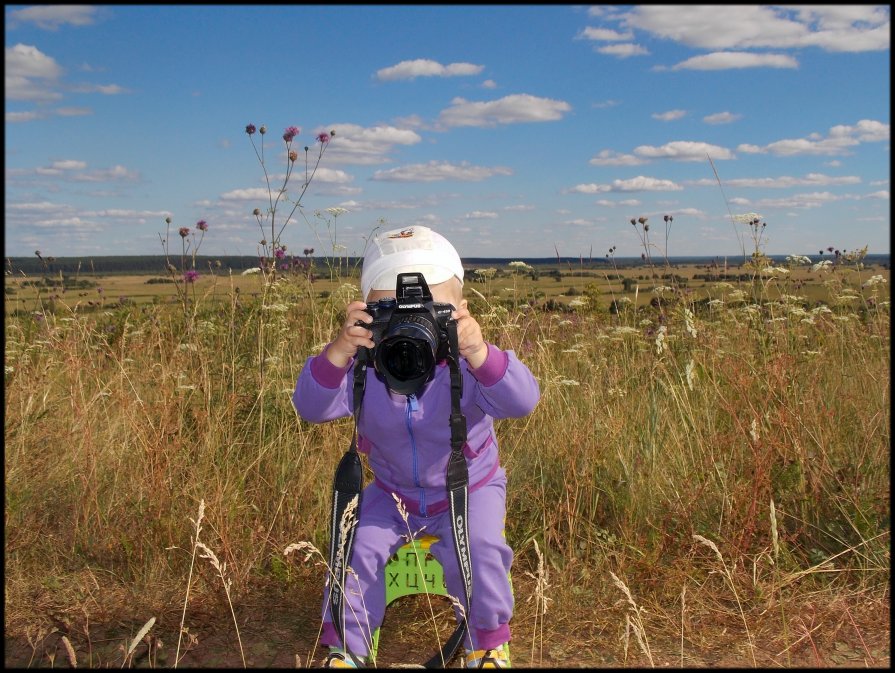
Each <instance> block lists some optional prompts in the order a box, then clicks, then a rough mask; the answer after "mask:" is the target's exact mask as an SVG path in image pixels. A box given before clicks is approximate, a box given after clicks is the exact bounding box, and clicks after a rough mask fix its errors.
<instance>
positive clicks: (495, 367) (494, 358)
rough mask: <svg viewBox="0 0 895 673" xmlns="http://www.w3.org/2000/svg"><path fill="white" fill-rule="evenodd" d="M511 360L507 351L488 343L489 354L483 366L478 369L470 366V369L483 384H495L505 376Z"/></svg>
mask: <svg viewBox="0 0 895 673" xmlns="http://www.w3.org/2000/svg"><path fill="white" fill-rule="evenodd" d="M509 362H510V357H509V356H508V355H507V354H506V353H504V352H503V351H502V350H500V349H499V348H498V347H497V346H495V345H494V344H488V355H487V356H486V357H485V361H484V362H483V363H482V366H481V367H479V368H478V369H472V368H471V367H470V369H469V371H470V372H472V375H473V376H475V378H476V381H478V382H479V383H481V384H482V385H483V386H493V385H494V384H495V383H497V382H498V381H500V379H502V378H503V375H504V374H505V373H506V371H507V366H508V365H509Z"/></svg>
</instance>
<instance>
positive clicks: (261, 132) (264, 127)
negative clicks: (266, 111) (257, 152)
mask: <svg viewBox="0 0 895 673" xmlns="http://www.w3.org/2000/svg"><path fill="white" fill-rule="evenodd" d="M258 133H260V134H261V135H264V134H265V133H267V127H266V126H264V124H262V125H261V128H260V129H258Z"/></svg>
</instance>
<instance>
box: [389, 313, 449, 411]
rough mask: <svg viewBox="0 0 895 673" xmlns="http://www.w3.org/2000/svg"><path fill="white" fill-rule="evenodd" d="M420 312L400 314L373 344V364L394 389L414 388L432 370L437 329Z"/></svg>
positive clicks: (409, 391) (411, 391)
mask: <svg viewBox="0 0 895 673" xmlns="http://www.w3.org/2000/svg"><path fill="white" fill-rule="evenodd" d="M434 327H435V326H434V324H433V323H432V321H431V320H430V319H429V318H428V317H426V316H423V315H420V314H411V315H402V316H400V317H399V318H398V319H397V320H396V321H395V323H394V324H392V325H390V326H389V329H388V332H387V334H386V335H385V337H384V338H383V339H382V342H381V343H380V344H379V345H378V346H377V348H376V356H375V366H376V370H377V371H379V372H380V373H381V374H382V375H383V376H384V377H385V379H386V383H387V384H388V387H389V388H390V389H391V390H393V391H394V392H396V393H399V394H403V395H411V394H414V393H416V392H417V390H419V389H420V387H422V385H423V384H425V383H426V382H427V381H429V380H430V379H431V378H432V376H433V374H434V373H435V353H436V352H437V350H438V333H437V332H436V331H435V330H434Z"/></svg>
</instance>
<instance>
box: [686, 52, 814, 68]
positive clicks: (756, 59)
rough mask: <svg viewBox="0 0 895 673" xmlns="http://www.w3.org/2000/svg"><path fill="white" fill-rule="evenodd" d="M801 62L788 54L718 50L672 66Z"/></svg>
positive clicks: (794, 65)
mask: <svg viewBox="0 0 895 673" xmlns="http://www.w3.org/2000/svg"><path fill="white" fill-rule="evenodd" d="M798 67H799V62H798V61H797V60H796V59H794V58H793V57H792V56H787V55H786V54H753V53H751V52H746V51H716V52H714V53H711V54H705V55H703V56H694V57H693V58H688V59H687V60H686V61H681V62H680V63H678V64H677V65H674V66H672V67H671V69H672V70H733V69H738V68H798Z"/></svg>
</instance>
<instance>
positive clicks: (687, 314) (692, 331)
mask: <svg viewBox="0 0 895 673" xmlns="http://www.w3.org/2000/svg"><path fill="white" fill-rule="evenodd" d="M684 325H685V327H686V329H687V334H689V335H690V336H691V337H693V338H694V339H695V338H696V326H695V324H694V321H693V312H692V311H691V310H690V309H688V308H685V309H684Z"/></svg>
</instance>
